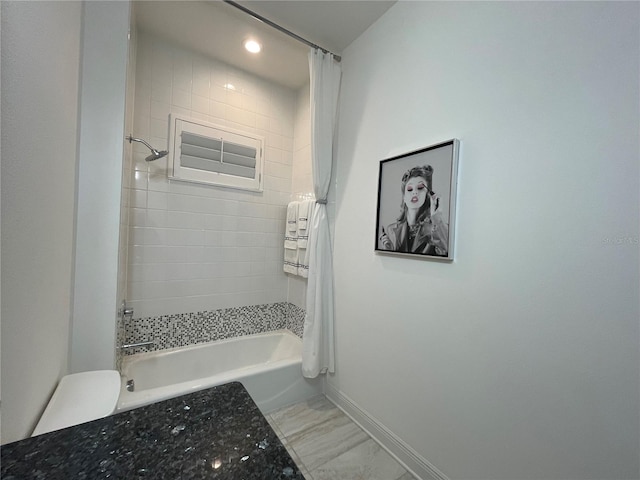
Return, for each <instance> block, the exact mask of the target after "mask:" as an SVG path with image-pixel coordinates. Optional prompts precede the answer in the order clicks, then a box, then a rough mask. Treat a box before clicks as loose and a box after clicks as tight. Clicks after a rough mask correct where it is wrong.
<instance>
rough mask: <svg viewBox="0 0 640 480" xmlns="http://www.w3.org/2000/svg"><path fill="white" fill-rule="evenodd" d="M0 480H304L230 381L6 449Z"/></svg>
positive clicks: (0, 450)
mask: <svg viewBox="0 0 640 480" xmlns="http://www.w3.org/2000/svg"><path fill="white" fill-rule="evenodd" d="M0 457H1V458H0V460H1V463H2V464H1V472H2V475H1V476H2V478H3V479H5V480H9V479H47V480H52V479H65V480H68V479H125V480H128V479H138V478H144V479H185V480H186V479H212V478H215V479H221V480H222V479H225V480H243V479H244V480H254V479H255V480H258V479H259V480H272V479H273V480H275V479H286V480H304V477H303V476H302V474H301V473H300V470H298V467H297V466H296V464H295V463H294V462H293V460H292V459H291V457H290V456H289V454H288V453H287V451H286V449H285V448H284V446H283V445H282V443H281V442H280V440H278V437H277V436H276V434H275V432H274V431H273V429H272V428H271V427H270V426H269V424H268V423H267V420H266V419H265V418H264V416H263V415H262V413H260V410H258V407H257V406H256V404H255V403H254V402H253V400H252V399H251V397H250V396H249V394H248V393H247V391H246V390H245V388H244V387H243V386H242V384H240V383H237V382H234V383H228V384H226V385H220V386H218V387H213V388H209V389H207V390H202V391H200V392H196V393H190V394H187V395H183V396H182V397H178V398H174V399H171V400H165V401H162V402H159V403H155V404H153V405H148V406H146V407H140V408H137V409H135V410H130V411H128V412H123V413H118V414H115V415H112V416H110V417H107V418H102V419H100V420H94V421H92V422H88V423H83V424H81V425H77V426H75V427H69V428H65V429H63V430H58V431H56V432H51V433H46V434H44V435H40V436H37V437H33V438H27V439H25V440H20V441H18V442H14V443H9V444H6V445H3V446H2V447H1V448H0Z"/></svg>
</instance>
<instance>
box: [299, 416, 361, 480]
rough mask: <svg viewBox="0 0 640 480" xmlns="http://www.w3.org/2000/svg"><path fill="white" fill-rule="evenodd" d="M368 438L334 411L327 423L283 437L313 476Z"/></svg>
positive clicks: (349, 421) (346, 418)
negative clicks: (318, 469)
mask: <svg viewBox="0 0 640 480" xmlns="http://www.w3.org/2000/svg"><path fill="white" fill-rule="evenodd" d="M368 438H369V437H368V435H367V434H366V433H365V432H364V431H363V430H362V429H361V428H360V427H358V426H357V425H356V424H355V423H353V422H352V421H351V420H350V419H349V417H347V416H346V415H345V414H344V413H342V412H341V411H339V410H338V412H337V413H336V414H335V415H334V416H331V417H330V418H329V419H328V420H326V421H324V422H322V423H319V424H316V425H314V426H313V427H311V428H307V429H303V430H300V431H299V432H297V433H295V434H294V435H291V436H287V441H288V442H289V445H291V447H293V449H294V450H295V452H296V453H297V454H298V456H299V457H300V459H301V460H302V462H303V463H304V465H305V466H306V467H307V469H309V471H311V472H312V476H313V470H314V469H315V468H318V467H319V466H321V465H324V464H325V463H327V462H328V461H330V460H332V459H334V458H336V457H338V456H340V455H342V454H343V453H345V452H346V451H348V450H350V449H351V448H353V447H355V446H356V445H358V444H360V443H362V442H365V441H366V440H368Z"/></svg>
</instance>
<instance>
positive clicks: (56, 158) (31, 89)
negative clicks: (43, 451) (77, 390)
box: [2, 1, 82, 443]
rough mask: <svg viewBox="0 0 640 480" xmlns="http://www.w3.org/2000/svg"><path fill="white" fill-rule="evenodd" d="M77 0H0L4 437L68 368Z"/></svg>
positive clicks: (25, 429)
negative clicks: (0, 23) (19, 0)
mask: <svg viewBox="0 0 640 480" xmlns="http://www.w3.org/2000/svg"><path fill="white" fill-rule="evenodd" d="M81 14H82V4H81V3H80V2H12V1H9V2H6V1H3V2H2V442H3V443H6V442H9V441H13V440H17V439H20V438H22V437H24V436H27V435H29V434H30V433H31V429H32V428H33V427H34V425H35V422H36V421H37V419H38V417H39V415H40V413H41V412H42V410H43V409H44V407H45V406H46V404H47V401H48V400H49V396H50V395H51V393H52V392H53V389H54V388H55V386H56V384H57V382H58V379H59V378H60V377H61V376H62V375H64V374H65V373H66V371H67V352H68V343H69V322H70V315H71V313H70V312H71V289H72V265H73V250H72V248H73V222H74V195H75V178H76V145H77V142H76V138H77V137H76V130H77V122H78V119H77V111H78V75H79V73H78V72H79V62H80V25H81Z"/></svg>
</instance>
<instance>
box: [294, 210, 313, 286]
mask: <svg viewBox="0 0 640 480" xmlns="http://www.w3.org/2000/svg"><path fill="white" fill-rule="evenodd" d="M315 204H316V202H315V200H305V201H304V202H300V205H299V206H298V275H300V276H301V277H304V278H309V249H308V248H307V245H308V243H309V230H310V229H309V228H308V227H310V226H311V221H312V216H313V209H314V207H315ZM303 219H304V220H303ZM302 225H304V228H302Z"/></svg>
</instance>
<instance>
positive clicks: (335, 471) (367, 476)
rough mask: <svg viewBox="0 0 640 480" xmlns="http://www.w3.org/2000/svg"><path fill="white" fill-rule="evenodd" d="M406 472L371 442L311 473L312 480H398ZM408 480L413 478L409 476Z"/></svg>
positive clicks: (378, 446)
mask: <svg viewBox="0 0 640 480" xmlns="http://www.w3.org/2000/svg"><path fill="white" fill-rule="evenodd" d="M405 474H408V472H407V471H406V470H405V469H404V468H403V467H402V466H401V465H400V464H399V463H398V462H397V461H396V460H395V459H394V458H393V457H391V456H390V455H389V454H388V453H387V452H386V451H385V450H384V449H382V448H381V447H380V445H378V444H377V443H376V442H374V441H373V440H367V441H365V442H363V443H361V444H359V445H357V446H356V447H354V448H352V449H350V450H348V451H346V452H345V453H343V454H342V455H340V456H339V457H336V458H334V459H333V460H330V461H328V462H327V463H325V464H323V465H321V466H319V467H317V468H316V469H314V470H312V471H311V475H312V476H313V480H335V479H340V480H399V479H401V478H404V479H406V478H407V477H405ZM408 478H410V479H412V480H413V477H411V475H409V477H408Z"/></svg>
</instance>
